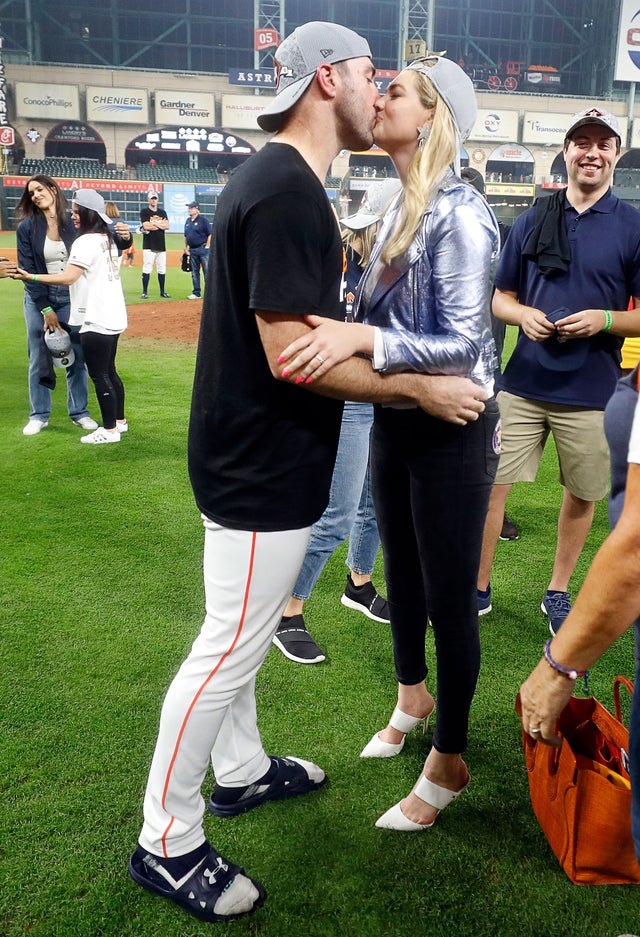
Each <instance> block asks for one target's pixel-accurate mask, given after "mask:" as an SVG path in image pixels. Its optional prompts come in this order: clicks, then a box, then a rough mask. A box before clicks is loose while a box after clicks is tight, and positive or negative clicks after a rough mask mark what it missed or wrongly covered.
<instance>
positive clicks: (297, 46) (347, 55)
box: [258, 22, 371, 133]
mask: <svg viewBox="0 0 640 937" xmlns="http://www.w3.org/2000/svg"><path fill="white" fill-rule="evenodd" d="M363 56H366V57H367V58H371V49H370V48H369V43H368V42H367V40H366V39H363V38H362V36H359V35H358V34H357V33H354V32H353V30H351V29H347V28H346V26H339V25H338V24H337V23H322V22H312V23H305V24H304V26H298V28H297V29H294V31H293V32H292V33H291V35H290V36H287V38H286V39H284V40H283V41H282V42H281V43H280V45H279V46H278V49H277V50H276V54H275V56H274V63H275V64H274V71H275V76H276V96H275V98H274V99H273V101H271V102H270V103H269V104H267V106H266V107H265V109H264V110H263V111H262V113H261V114H260V116H259V117H258V124H259V125H260V127H261V128H262V129H263V130H266V131H267V132H268V133H274V132H275V131H276V130H279V128H280V124H281V123H282V118H283V116H284V114H286V112H287V111H288V110H289V109H290V108H292V107H293V105H294V104H295V103H296V102H297V101H298V100H299V99H300V98H301V97H302V95H303V94H304V92H305V91H306V90H307V88H308V87H309V85H310V84H311V82H312V81H313V79H314V76H315V73H316V69H317V68H318V66H319V65H322V63H323V62H329V63H330V64H331V65H335V64H336V62H345V61H346V60H347V59H359V58H361V57H363Z"/></svg>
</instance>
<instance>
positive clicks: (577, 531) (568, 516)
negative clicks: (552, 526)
mask: <svg viewBox="0 0 640 937" xmlns="http://www.w3.org/2000/svg"><path fill="white" fill-rule="evenodd" d="M594 511H595V501H583V500H582V498H577V497H576V496H575V495H574V494H572V493H571V492H570V491H569V489H568V488H563V496H562V507H561V508H560V515H559V517H558V542H557V545H556V555H555V558H554V561H553V572H552V574H551V580H550V582H549V589H552V590H554V591H557V592H566V591H567V589H568V586H569V580H570V579H571V576H572V575H573V571H574V569H575V568H576V563H577V562H578V558H579V557H580V554H581V553H582V548H583V547H584V545H585V541H586V539H587V537H588V535H589V531H590V530H591V524H592V522H593V513H594Z"/></svg>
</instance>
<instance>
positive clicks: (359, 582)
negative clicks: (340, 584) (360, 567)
mask: <svg viewBox="0 0 640 937" xmlns="http://www.w3.org/2000/svg"><path fill="white" fill-rule="evenodd" d="M349 574H350V576H351V582H352V583H353V584H354V586H355V587H356V588H358V587H359V586H364V585H366V584H367V583H368V582H371V574H370V573H354V571H353V570H352V569H350V570H349Z"/></svg>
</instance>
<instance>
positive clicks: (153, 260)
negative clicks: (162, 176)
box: [140, 192, 171, 299]
mask: <svg viewBox="0 0 640 937" xmlns="http://www.w3.org/2000/svg"><path fill="white" fill-rule="evenodd" d="M148 201H149V204H148V205H147V207H146V208H142V209H141V210H140V226H141V228H142V297H141V298H142V299H147V298H148V295H149V276H150V274H151V271H152V270H153V265H154V264H155V266H156V271H157V273H158V283H159V284H160V295H161V296H163V297H164V298H165V299H171V297H170V296H169V294H168V293H167V291H166V290H165V288H164V280H165V275H166V272H167V247H166V244H165V238H164V232H165V231H168V230H169V219H168V218H167V213H166V211H164V210H163V209H162V208H158V196H157V194H156V193H155V192H149V195H148Z"/></svg>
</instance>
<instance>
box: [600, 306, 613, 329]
mask: <svg viewBox="0 0 640 937" xmlns="http://www.w3.org/2000/svg"><path fill="white" fill-rule="evenodd" d="M612 325H613V316H612V315H611V312H610V310H609V309H605V310H604V325H603V326H602V331H603V332H608V331H609V329H610V328H611V326H612Z"/></svg>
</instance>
